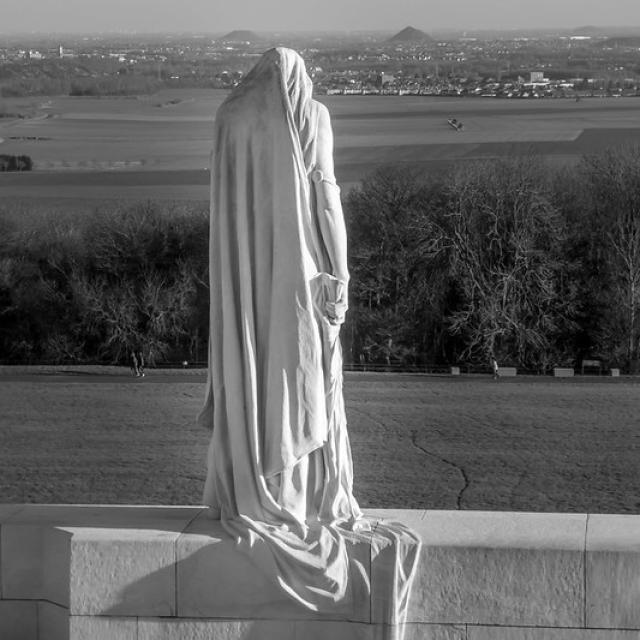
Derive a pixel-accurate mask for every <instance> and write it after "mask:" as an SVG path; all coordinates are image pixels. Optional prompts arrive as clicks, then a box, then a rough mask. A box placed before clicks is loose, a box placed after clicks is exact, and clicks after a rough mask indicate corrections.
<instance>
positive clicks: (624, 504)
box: [0, 369, 640, 513]
mask: <svg viewBox="0 0 640 640" xmlns="http://www.w3.org/2000/svg"><path fill="white" fill-rule="evenodd" d="M117 371H118V370H116V369H114V370H112V371H108V372H107V373H109V374H110V375H101V376H95V375H94V376H89V375H75V376H69V375H68V374H67V375H56V376H49V375H39V376H37V375H27V376H16V375H7V374H6V373H5V374H4V375H3V377H2V385H1V386H0V405H1V406H2V407H3V411H2V414H1V415H0V503H1V502H75V503H78V502H81V503H82V502H89V503H167V504H196V503H198V501H199V499H200V491H201V488H202V484H203V481H204V456H205V451H206V446H207V442H208V433H207V432H203V431H202V430H200V429H199V428H198V427H196V426H195V423H194V419H195V416H196V414H197V412H198V410H199V408H200V403H201V398H202V392H203V378H202V376H199V375H195V376H194V375H190V376H188V375H179V374H173V375H165V374H163V373H161V372H155V371H152V372H150V375H149V376H148V377H146V378H144V379H136V378H129V377H127V376H125V375H122V374H120V375H118V374H117ZM639 395H640V381H636V380H634V379H631V378H626V379H625V378H621V379H605V378H589V377H585V378H575V379H568V380H556V379H549V378H519V379H518V378H516V379H511V380H508V379H503V380H501V381H499V382H494V381H493V380H491V379H490V378H488V377H483V376H462V377H460V378H450V377H445V376H441V377H439V376H419V375H400V374H353V373H349V374H347V375H346V380H345V396H346V401H347V412H348V419H349V429H350V434H351V442H352V447H353V457H354V465H355V492H356V495H357V496H358V498H359V500H360V502H361V504H362V505H363V506H368V507H381V508H382V507H387V508H392V507H397V508H444V509H456V508H461V509H490V510H492V509H501V510H526V511H569V512H602V513H640V474H638V472H637V470H638V463H639V460H640V429H639V428H638V418H637V407H638V397H639Z"/></svg>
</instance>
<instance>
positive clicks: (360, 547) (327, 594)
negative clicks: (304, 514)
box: [223, 518, 421, 640]
mask: <svg viewBox="0 0 640 640" xmlns="http://www.w3.org/2000/svg"><path fill="white" fill-rule="evenodd" d="M223 524H224V527H225V529H226V530H227V532H228V533H230V534H231V535H233V536H235V537H236V541H237V545H238V548H239V550H241V551H242V552H243V553H244V554H245V555H246V556H247V557H248V558H249V559H250V560H251V562H252V563H253V564H254V566H256V568H257V569H258V570H259V571H260V573H261V574H262V575H263V576H264V578H265V580H266V581H267V582H268V583H269V584H270V585H272V587H273V589H274V593H275V592H276V591H280V592H281V593H284V594H285V595H286V597H287V598H288V599H290V600H291V601H293V602H294V603H295V605H296V606H297V608H298V610H299V615H300V617H305V616H306V615H312V616H313V617H317V618H318V619H328V620H349V621H354V622H364V623H374V624H376V625H377V627H378V629H380V632H379V633H378V635H377V636H376V638H379V639H380V640H402V636H403V623H404V622H405V621H406V619H407V612H408V607H409V599H410V594H411V587H412V583H413V578H414V575H415V573H416V569H417V566H418V562H419V556H420V546H421V545H420V539H419V538H418V536H417V535H416V534H415V533H414V532H413V531H412V530H411V529H409V528H408V527H406V526H405V525H402V524H400V523H394V522H389V521H384V522H379V521H375V520H369V519H367V518H360V519H359V520H357V521H356V522H354V523H351V524H344V523H343V524H340V523H333V524H327V523H321V522H317V523H316V524H315V525H313V526H310V527H309V528H308V529H307V532H306V535H305V536H304V537H300V536H299V535H298V533H296V532H294V531H292V530H291V529H289V528H288V527H285V526H276V525H268V524H265V523H261V522H255V521H250V520H248V519H246V518H239V519H236V520H233V521H231V520H230V521H226V522H224V523H223ZM305 612H306V613H305ZM285 615H291V613H290V611H289V612H288V613H287V614H285Z"/></svg>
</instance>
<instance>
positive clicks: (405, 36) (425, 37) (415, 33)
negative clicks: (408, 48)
mask: <svg viewBox="0 0 640 640" xmlns="http://www.w3.org/2000/svg"><path fill="white" fill-rule="evenodd" d="M389 42H433V38H432V37H431V36H430V35H429V34H428V33H425V32H424V31H420V29H414V28H413V27H405V28H404V29H403V30H402V31H399V32H398V33H396V35H395V36H393V37H391V38H389Z"/></svg>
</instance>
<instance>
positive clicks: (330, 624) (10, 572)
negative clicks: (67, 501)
mask: <svg viewBox="0 0 640 640" xmlns="http://www.w3.org/2000/svg"><path fill="white" fill-rule="evenodd" d="M367 516H368V517H369V518H370V519H371V520H372V521H374V522H375V521H383V520H390V521H399V522H402V523H404V524H405V525H407V526H409V527H411V528H413V529H414V531H416V532H417V533H418V534H419V536H420V537H421V539H422V550H421V557H420V564H419V567H418V571H417V574H416V579H415V582H414V587H413V590H412V594H411V599H410V604H409V612H408V617H407V620H406V622H405V623H404V624H403V625H402V626H400V625H398V626H397V627H395V628H390V627H388V626H386V625H385V624H384V623H383V622H382V621H383V620H384V619H385V617H384V608H385V607H388V604H389V603H387V602H385V601H384V595H383V594H384V593H387V592H388V590H385V588H384V585H385V580H388V576H389V575H390V574H391V573H392V572H391V571H390V566H387V565H388V564H389V563H390V558H391V557H392V554H388V555H387V554H384V553H381V554H378V555H374V554H372V553H371V548H370V547H369V546H368V545H367V544H365V543H362V541H360V542H353V543H351V547H350V550H349V553H350V555H351V557H352V558H353V559H355V560H357V563H355V564H357V566H359V567H364V574H366V575H363V576H361V577H362V584H364V585H367V584H370V585H371V597H365V595H366V594H365V593H361V594H360V596H362V597H359V596H357V597H356V598H355V604H352V605H350V606H348V607H344V608H343V609H337V610H335V611H333V612H331V613H330V614H328V613H324V614H318V613H316V614H313V613H312V612H309V611H307V610H304V609H302V608H301V607H298V606H297V605H295V604H294V603H293V602H292V601H289V600H288V599H287V598H286V596H284V595H283V594H282V593H280V592H279V591H278V590H277V589H276V588H274V586H273V584H271V583H270V582H269V581H268V580H267V579H266V578H265V576H261V575H260V573H259V571H258V569H257V565H254V563H253V562H252V560H251V555H250V554H249V555H247V553H246V552H242V551H240V550H238V548H237V547H236V543H235V541H234V540H232V539H231V538H229V536H227V535H226V534H225V532H224V531H223V529H222V527H221V526H220V523H218V522H215V521H212V520H210V519H208V518H207V514H206V510H205V509H204V508H203V507H146V506H82V505H78V506H56V505H5V506H1V505H0V639H2V640H200V639H202V640H204V639H207V640H212V639H213V640H218V639H219V640H321V639H324V638H332V639H335V640H352V639H353V640H388V639H389V638H393V637H401V633H400V632H402V634H404V640H418V639H421V640H640V516H626V515H619V516H618V515H586V514H548V513H505V512H473V511H455V512H453V511H410V510H398V511H386V510H370V511H368V512H367Z"/></svg>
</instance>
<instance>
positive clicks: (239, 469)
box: [199, 48, 415, 611]
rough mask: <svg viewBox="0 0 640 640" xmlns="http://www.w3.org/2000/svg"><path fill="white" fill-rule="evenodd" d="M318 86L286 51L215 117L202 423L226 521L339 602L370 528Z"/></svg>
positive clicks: (296, 594) (339, 235)
mask: <svg viewBox="0 0 640 640" xmlns="http://www.w3.org/2000/svg"><path fill="white" fill-rule="evenodd" d="M311 93H312V83H311V80H310V79H309V77H308V75H307V73H306V70H305V67H304V62H303V60H302V58H301V57H300V56H299V55H298V54H297V53H295V52H294V51H292V50H290V49H284V48H277V49H272V50H270V51H268V52H266V53H265V54H264V55H263V56H262V58H261V59H260V60H259V62H258V63H257V64H256V66H255V67H254V68H253V69H252V70H251V71H250V72H249V74H248V75H247V76H246V78H245V79H244V80H243V81H242V83H241V84H240V85H239V86H238V87H237V88H236V89H234V90H233V92H232V93H231V94H230V95H229V97H228V98H227V99H226V100H225V102H224V103H223V104H222V105H221V107H220V108H219V110H218V112H217V115H216V119H215V126H214V148H213V153H212V160H211V172H212V178H211V237H210V295H211V311H210V313H211V335H210V347H209V375H208V381H207V391H206V402H205V406H204V409H203V411H202V413H201V415H200V417H199V420H200V422H201V423H203V424H205V425H206V426H207V427H209V428H210V429H211V430H212V435H211V444H210V447H209V452H208V459H207V467H208V473H207V479H206V484H205V490H204V502H205V504H206V505H208V506H209V507H210V510H211V513H212V515H213V516H214V517H215V518H220V519H221V520H222V522H223V524H224V526H225V529H226V530H227V531H228V532H229V533H231V534H232V535H234V536H236V537H237V538H238V539H239V540H245V541H249V545H250V544H251V540H253V539H261V540H263V541H267V542H268V544H269V545H270V547H271V548H272V549H273V553H274V558H275V565H274V566H277V572H278V576H277V580H278V584H280V586H281V587H282V588H283V589H284V590H285V591H286V592H287V593H288V594H289V595H290V596H291V597H292V598H293V599H294V600H296V601H297V602H299V603H301V604H302V605H303V606H304V607H307V608H310V609H312V610H315V611H329V610H330V608H331V606H332V603H336V602H340V601H341V600H343V599H344V598H347V597H349V588H350V587H349V567H348V565H349V554H348V550H347V545H346V543H345V535H351V534H353V535H360V534H358V532H362V533H361V534H362V535H367V536H368V538H367V539H368V540H370V539H371V535H372V534H371V532H370V531H369V527H368V522H367V521H366V520H365V519H363V518H362V513H361V511H360V509H359V507H358V504H357V502H356V499H355V498H354V496H353V491H352V484H353V465H352V459H351V450H350V446H349V440H348V435H347V424H346V416H345V409H344V402H343V395H342V356H341V351H340V341H339V331H340V325H341V324H342V322H343V321H344V317H345V312H346V310H347V291H348V283H349V273H348V269H347V239H346V232H345V224H344V219H343V214H342V208H341V204H340V191H339V188H338V186H337V185H336V181H335V177H334V167H333V134H332V130H331V123H330V119H329V114H328V111H327V109H326V107H324V106H323V105H322V104H320V103H319V102H317V101H315V100H313V99H312V97H311ZM354 532H355V533H354ZM399 535H404V533H402V532H401V533H400V534H399ZM413 558H414V559H415V553H414V554H413ZM405 569H406V567H405Z"/></svg>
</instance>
